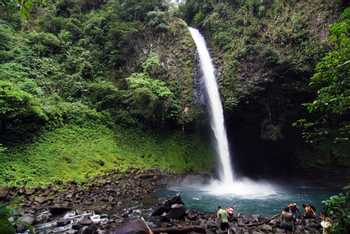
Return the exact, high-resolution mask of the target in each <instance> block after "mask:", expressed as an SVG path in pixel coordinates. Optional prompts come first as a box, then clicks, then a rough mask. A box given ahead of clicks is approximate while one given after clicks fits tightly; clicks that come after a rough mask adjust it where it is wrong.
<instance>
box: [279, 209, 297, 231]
mask: <svg viewBox="0 0 350 234" xmlns="http://www.w3.org/2000/svg"><path fill="white" fill-rule="evenodd" d="M280 218H281V228H282V229H283V230H284V231H285V233H286V234H291V233H293V232H294V219H293V214H292V212H291V211H290V209H289V208H288V207H286V208H284V209H283V210H282V213H281V217H280Z"/></svg>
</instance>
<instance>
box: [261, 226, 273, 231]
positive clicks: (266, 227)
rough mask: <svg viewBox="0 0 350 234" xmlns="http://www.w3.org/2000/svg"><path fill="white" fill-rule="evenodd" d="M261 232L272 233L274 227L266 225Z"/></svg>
mask: <svg viewBox="0 0 350 234" xmlns="http://www.w3.org/2000/svg"><path fill="white" fill-rule="evenodd" d="M261 230H263V231H266V232H272V227H271V226H270V225H267V224H264V225H262V226H261Z"/></svg>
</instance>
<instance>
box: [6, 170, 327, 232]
mask: <svg viewBox="0 0 350 234" xmlns="http://www.w3.org/2000/svg"><path fill="white" fill-rule="evenodd" d="M173 179H176V177H175V176H171V175H167V174H163V173H161V172H160V171H159V170H146V171H144V170H130V171H128V172H127V173H120V172H110V173H108V174H106V175H104V176H101V177H97V178H95V179H93V180H92V181H90V182H89V183H86V184H80V185H79V184H76V183H68V184H66V185H64V186H63V187H62V186H58V187H54V186H49V187H47V188H35V189H26V188H19V189H18V188H16V189H15V188H10V189H5V188H1V189H0V201H1V200H2V201H6V200H7V201H9V200H11V199H14V198H16V199H20V200H21V201H22V202H21V205H20V206H19V207H18V208H17V209H16V212H15V213H14V214H13V215H12V216H11V217H10V221H11V222H12V223H13V224H14V225H15V226H16V231H17V233H23V234H24V233H26V234H27V233H28V234H29V233H30V230H31V229H34V230H35V231H36V232H35V233H38V234H48V233H67V234H75V233H79V234H95V233H96V234H97V233H106V234H108V233H111V234H113V233H116V234H126V233H128V234H131V233H137V232H127V231H125V230H130V228H131V229H132V227H137V225H139V224H140V223H141V224H142V223H143V221H142V219H143V218H144V219H145V222H146V223H147V226H148V227H150V228H151V229H152V230H153V232H154V233H193V234H194V233H210V234H214V233H221V231H220V230H219V229H218V227H217V223H216V221H215V214H208V213H201V212H199V211H195V210H187V209H186V206H185V205H186V204H184V205H179V204H177V203H180V202H174V201H173V203H174V204H171V200H167V201H166V200H164V199H158V198H156V197H155V196H153V193H154V192H155V191H156V190H157V189H159V188H161V187H162V186H165V185H166V184H167V182H168V181H169V180H173ZM164 204H168V205H167V207H168V208H169V209H168V210H162V209H163V208H164ZM157 211H158V212H157ZM159 211H163V212H159ZM156 213H158V214H156ZM135 222H136V223H135ZM138 222H139V224H138ZM319 223H320V222H319V220H306V221H305V222H303V223H301V224H300V225H297V226H296V232H295V233H315V234H316V233H321V229H320V225H319ZM140 227H141V232H140V233H142V225H140ZM231 230H232V232H231V233H242V234H263V233H284V232H283V230H282V229H280V228H279V217H278V215H276V216H273V217H262V216H259V215H249V216H248V215H241V214H235V217H234V220H233V222H232V223H231Z"/></svg>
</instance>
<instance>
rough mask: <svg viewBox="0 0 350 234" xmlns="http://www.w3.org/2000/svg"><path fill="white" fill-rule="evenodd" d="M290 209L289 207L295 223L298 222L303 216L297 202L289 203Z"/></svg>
mask: <svg viewBox="0 0 350 234" xmlns="http://www.w3.org/2000/svg"><path fill="white" fill-rule="evenodd" d="M288 209H289V212H291V213H292V216H293V221H294V224H297V223H298V221H299V219H300V217H301V213H300V210H299V209H298V206H297V204H296V203H291V204H289V205H288Z"/></svg>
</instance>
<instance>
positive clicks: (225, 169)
mask: <svg viewBox="0 0 350 234" xmlns="http://www.w3.org/2000/svg"><path fill="white" fill-rule="evenodd" d="M189 30H190V32H191V35H192V38H193V40H194V42H195V44H196V46H197V51H198V54H199V60H200V68H201V71H202V74H203V80H204V84H205V90H206V92H207V96H208V109H209V114H210V119H211V128H212V130H213V133H214V136H215V140H216V150H217V154H218V155H219V159H220V160H219V161H220V171H219V178H220V181H222V182H223V183H225V184H227V185H233V176H234V173H233V170H232V166H231V156H230V150H229V146H228V140H227V134H226V128H225V120H224V111H223V108H222V104H221V99H220V94H219V88H218V85H217V82H216V78H215V68H214V65H213V62H212V60H211V57H210V54H209V51H208V48H207V45H206V43H205V40H204V38H203V36H202V35H201V34H200V32H199V31H198V30H197V29H194V28H189Z"/></svg>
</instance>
